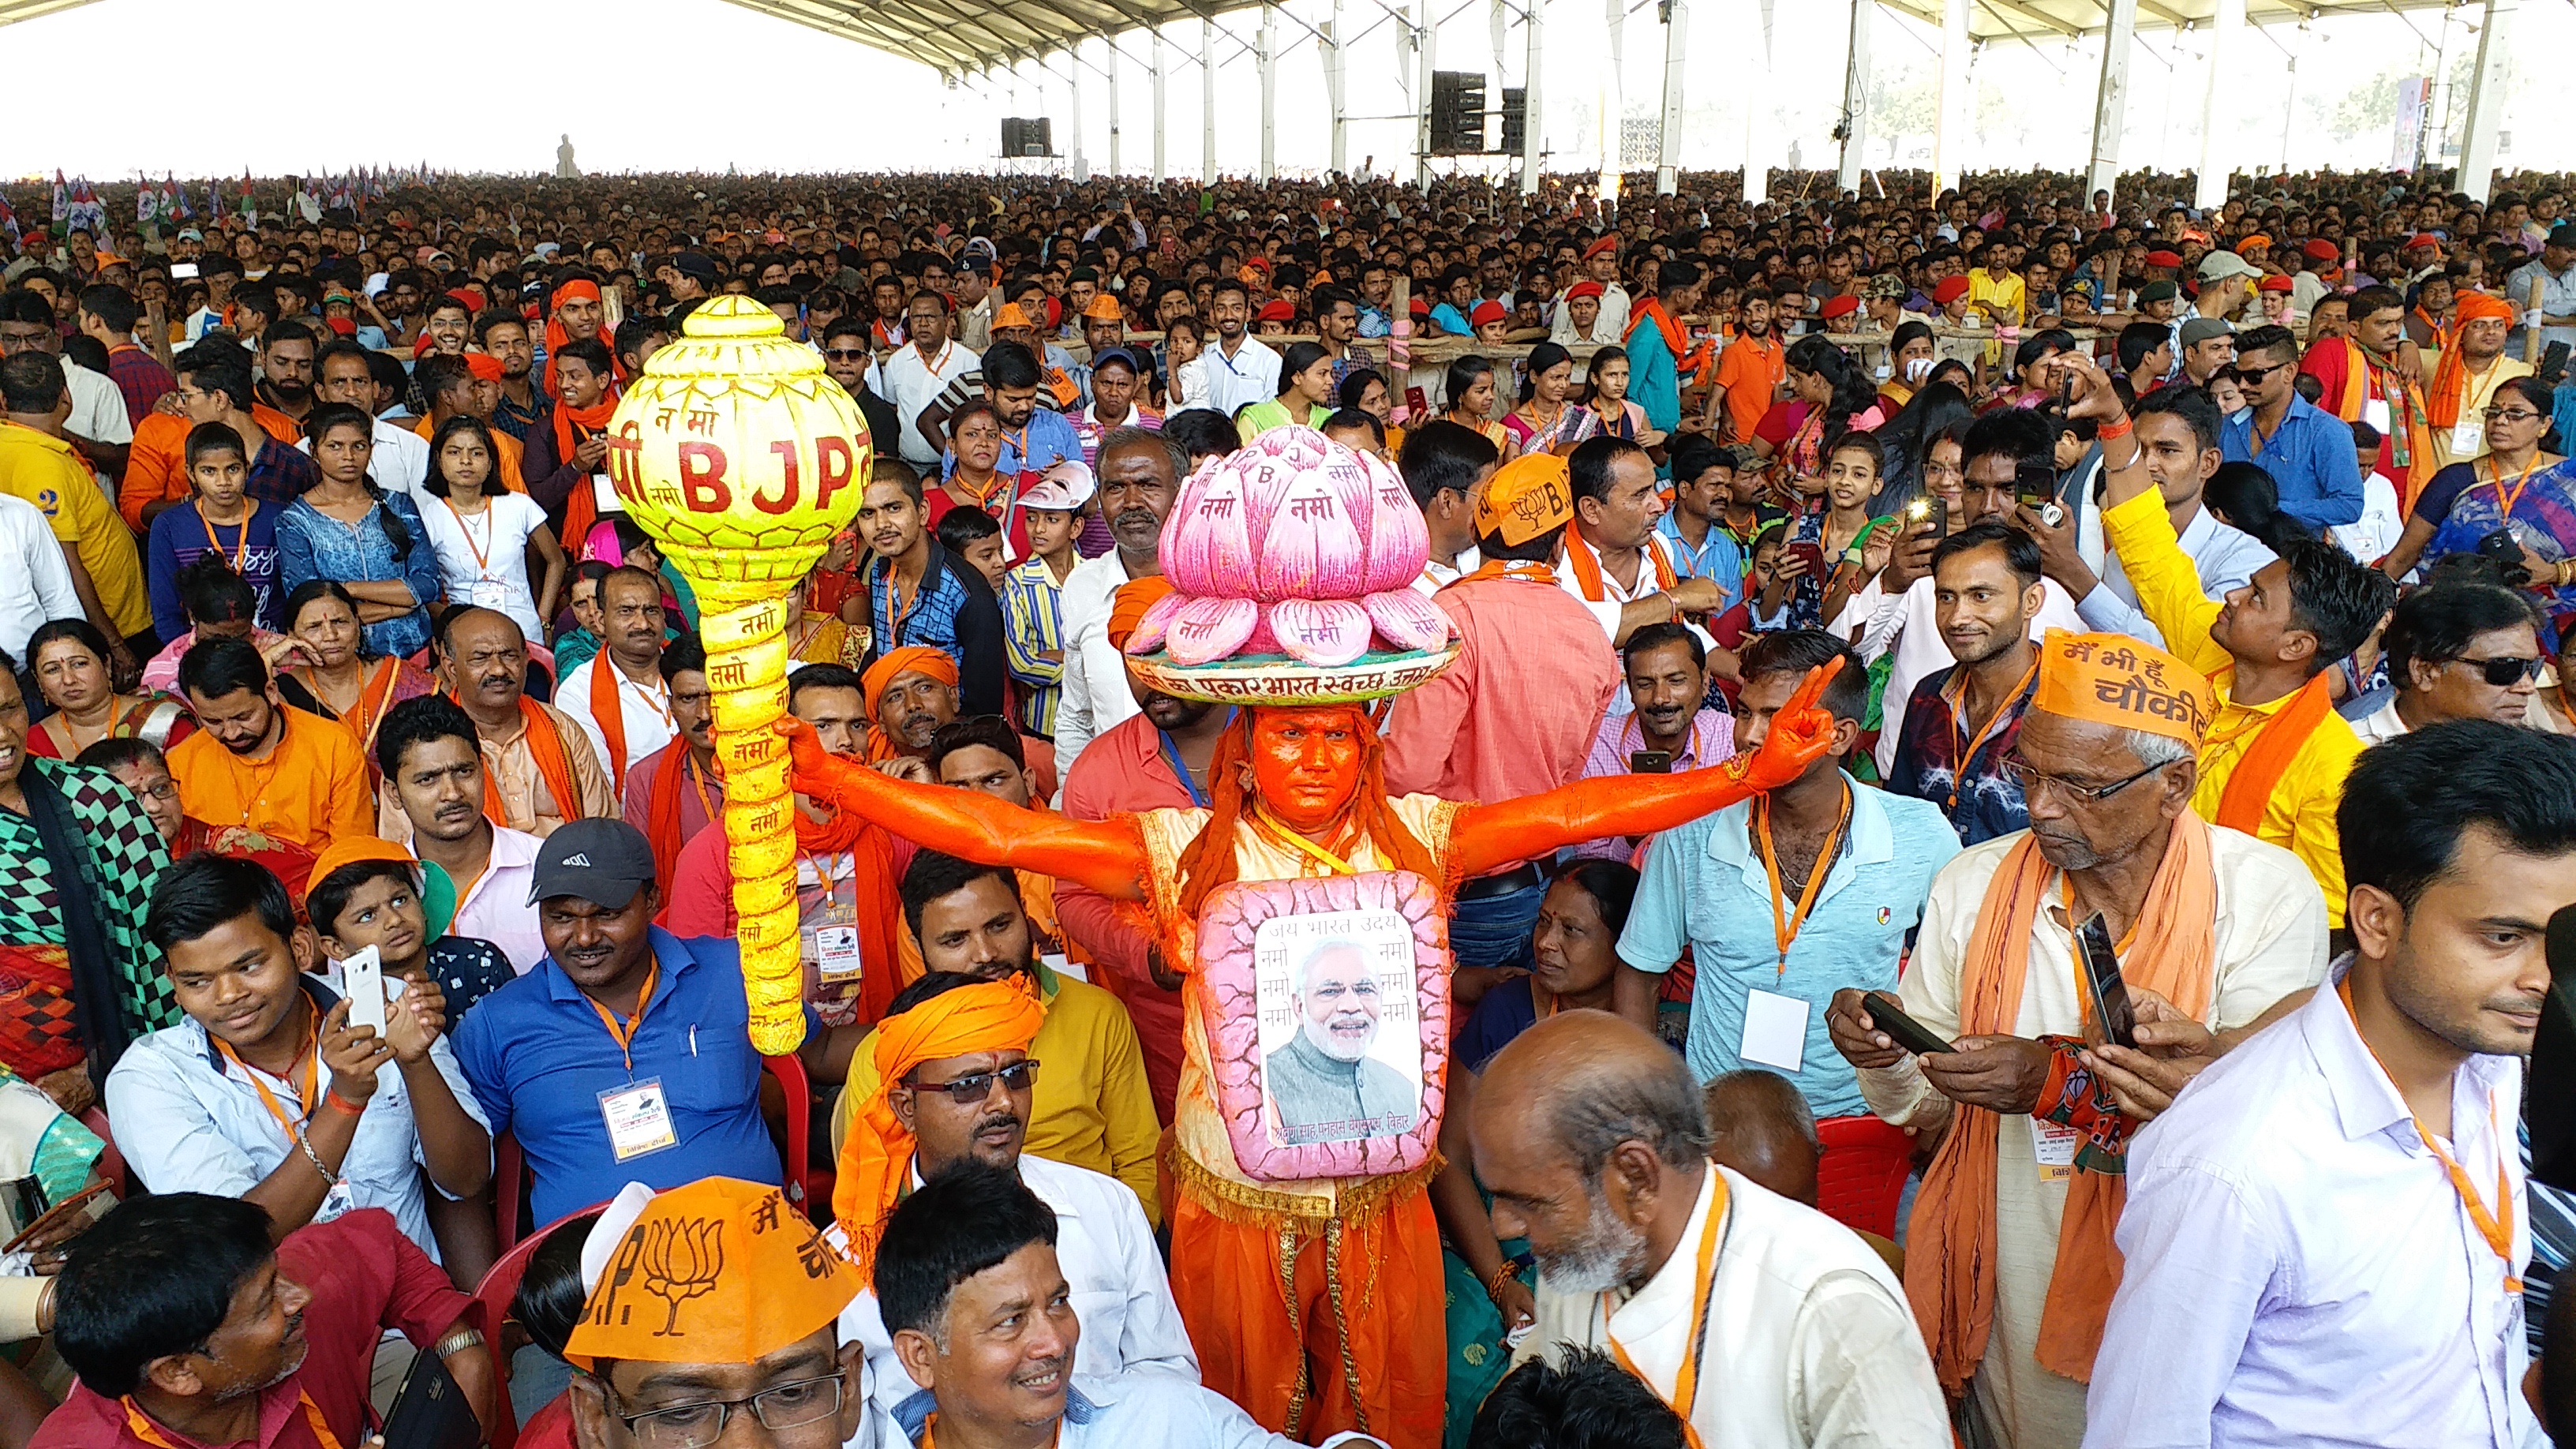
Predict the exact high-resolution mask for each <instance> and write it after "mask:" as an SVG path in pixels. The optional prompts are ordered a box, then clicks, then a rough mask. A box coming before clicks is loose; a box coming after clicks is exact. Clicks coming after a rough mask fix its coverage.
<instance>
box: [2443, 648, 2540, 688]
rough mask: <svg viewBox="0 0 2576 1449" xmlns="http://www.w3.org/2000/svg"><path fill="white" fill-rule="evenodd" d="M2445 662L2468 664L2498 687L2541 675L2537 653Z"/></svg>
mask: <svg viewBox="0 0 2576 1449" xmlns="http://www.w3.org/2000/svg"><path fill="white" fill-rule="evenodd" d="M2445 662H2447V663H2451V664H2465V665H2467V666H2468V667H2469V668H2471V669H2474V670H2476V671H2478V676H2479V677H2480V678H2482V679H2484V680H2485V681H2486V682H2487V683H2488V684H2489V685H2491V686H2493V687H2495V688H2497V689H2503V688H2505V687H2507V686H2508V685H2511V684H2512V683H2513V682H2514V681H2516V680H2520V679H2538V678H2539V677H2540V659H2539V658H2538V656H2536V655H2531V656H2526V655H2513V654H2499V655H2497V656H2496V657H2495V658H2493V659H2452V660H2447V661H2445Z"/></svg>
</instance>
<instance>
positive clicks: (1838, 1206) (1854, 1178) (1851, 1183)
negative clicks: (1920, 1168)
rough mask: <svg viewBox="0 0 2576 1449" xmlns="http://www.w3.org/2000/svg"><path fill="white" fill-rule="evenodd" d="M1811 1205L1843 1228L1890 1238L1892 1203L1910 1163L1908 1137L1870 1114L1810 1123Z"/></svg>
mask: <svg viewBox="0 0 2576 1449" xmlns="http://www.w3.org/2000/svg"><path fill="white" fill-rule="evenodd" d="M1816 1136H1817V1137H1818V1138H1819V1139H1820V1140H1822V1142H1823V1143H1824V1156H1823V1158H1822V1159H1821V1160H1820V1161H1818V1162H1817V1164H1816V1206H1817V1207H1818V1208H1820V1209H1822V1210H1823V1211H1824V1212H1825V1214H1826V1215H1827V1216H1828V1217H1831V1218H1832V1219H1833V1220H1834V1221H1836V1222H1838V1223H1841V1224H1842V1225H1843V1226H1845V1227H1848V1228H1857V1229H1859V1230H1860V1231H1862V1232H1865V1233H1876V1234H1878V1235H1879V1236H1880V1237H1882V1238H1893V1237H1895V1236H1896V1204H1897V1203H1898V1201H1899V1200H1901V1199H1902V1198H1903V1197H1904V1196H1905V1177H1906V1174H1907V1173H1909V1172H1911V1171H1912V1170H1913V1167H1914V1139H1913V1138H1911V1137H1909V1136H1907V1135H1906V1134H1905V1130H1904V1129H1903V1128H1901V1127H1892V1126H1889V1125H1888V1124H1887V1123H1885V1122H1883V1121H1881V1120H1879V1119H1878V1118H1876V1117H1828V1118H1826V1119H1825V1120H1824V1121H1822V1122H1819V1123H1817V1124H1816Z"/></svg>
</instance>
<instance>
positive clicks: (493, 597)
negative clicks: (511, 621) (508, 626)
mask: <svg viewBox="0 0 2576 1449" xmlns="http://www.w3.org/2000/svg"><path fill="white" fill-rule="evenodd" d="M466 592H467V593H468V595H469V596H470V597H472V599H473V600H474V605H475V607H476V608H480V609H498V608H502V607H504V606H506V605H507V604H508V603H509V602H510V586H509V585H508V584H505V583H503V582H501V581H500V580H499V579H476V580H475V581H474V584H473V587H472V588H470V589H468V590H467V591H466Z"/></svg>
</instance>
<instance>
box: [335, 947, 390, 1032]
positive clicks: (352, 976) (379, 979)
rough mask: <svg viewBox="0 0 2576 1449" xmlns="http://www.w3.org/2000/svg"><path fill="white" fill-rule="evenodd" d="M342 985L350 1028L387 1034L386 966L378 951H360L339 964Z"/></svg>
mask: <svg viewBox="0 0 2576 1449" xmlns="http://www.w3.org/2000/svg"><path fill="white" fill-rule="evenodd" d="M340 982H341V986H342V989H343V990H344V992H345V993H346V994H347V996H348V1000H349V1025H350V1026H352V1027H360V1026H367V1027H373V1028H375V1031H376V1035H378V1036H383V1035H384V1034H385V965H384V956H383V953H381V952H379V951H378V950H377V949H376V948H375V947H373V946H368V947H364V948H362V949H360V950H359V951H358V952H357V953H356V954H354V955H351V956H349V957H347V958H345V959H343V960H342V961H341V962H340Z"/></svg>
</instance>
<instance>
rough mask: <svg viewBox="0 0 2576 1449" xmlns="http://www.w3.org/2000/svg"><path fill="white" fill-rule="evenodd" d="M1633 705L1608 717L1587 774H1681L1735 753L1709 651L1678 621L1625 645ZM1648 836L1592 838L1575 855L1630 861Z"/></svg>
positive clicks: (1622, 655)
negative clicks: (1711, 680)
mask: <svg viewBox="0 0 2576 1449" xmlns="http://www.w3.org/2000/svg"><path fill="white" fill-rule="evenodd" d="M1619 660H1620V663H1621V665H1622V666H1623V667H1624V669H1625V671H1626V674H1627V685H1628V702H1629V704H1631V705H1632V706H1634V708H1633V709H1631V710H1629V711H1628V712H1627V713H1625V714H1614V715H1609V716H1606V717H1605V718H1603V719H1602V721H1601V729H1600V731H1599V732H1598V733H1597V734H1595V735H1594V736H1593V737H1592V753H1591V754H1590V755H1589V756H1587V757H1586V758H1585V759H1584V761H1583V778H1584V779H1587V780H1591V779H1597V778H1599V777H1601V776H1604V775H1630V774H1646V773H1652V774H1659V775H1660V774H1676V775H1677V774H1680V773H1681V772H1682V771H1684V770H1699V769H1705V768H1707V767H1708V766H1710V765H1716V764H1723V763H1725V762H1726V761H1727V760H1730V759H1732V758H1734V756H1735V718H1734V716H1732V715H1729V714H1728V713H1727V712H1726V711H1724V710H1720V709H1710V708H1709V707H1708V705H1707V703H1706V701H1707V699H1708V650H1707V649H1706V648H1705V647H1704V646H1703V645H1701V643H1700V642H1699V636H1698V635H1696V634H1693V633H1692V632H1691V631H1690V630H1688V629H1685V628H1683V627H1682V626H1681V625H1679V624H1672V623H1663V624H1648V625H1646V626H1645V627H1644V628H1642V629H1639V630H1638V631H1637V632H1636V633H1634V634H1631V635H1629V636H1628V642H1627V644H1626V645H1625V646H1624V647H1623V648H1621V649H1620V651H1619ZM1644 843H1645V839H1644V837H1638V838H1634V839H1631V838H1629V837H1626V836H1613V837H1609V838H1605V839H1601V840H1590V841H1586V842H1584V843H1583V844H1581V845H1578V846H1576V847H1574V852H1573V853H1574V854H1576V855H1578V856H1586V857H1590V858H1593V859H1597V860H1626V859H1627V858H1628V857H1629V856H1630V855H1632V854H1634V853H1635V852H1636V849H1637V847H1638V846H1640V845H1642V844H1644Z"/></svg>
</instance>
